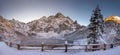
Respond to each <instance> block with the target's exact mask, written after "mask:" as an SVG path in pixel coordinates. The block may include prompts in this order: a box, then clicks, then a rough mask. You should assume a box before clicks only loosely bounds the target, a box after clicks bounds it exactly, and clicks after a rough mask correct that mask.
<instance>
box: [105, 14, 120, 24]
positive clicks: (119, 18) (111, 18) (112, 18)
mask: <svg viewBox="0 0 120 55" xmlns="http://www.w3.org/2000/svg"><path fill="white" fill-rule="evenodd" d="M104 20H105V21H108V20H111V21H114V22H116V23H120V17H119V16H108V17H107V18H105V19H104Z"/></svg>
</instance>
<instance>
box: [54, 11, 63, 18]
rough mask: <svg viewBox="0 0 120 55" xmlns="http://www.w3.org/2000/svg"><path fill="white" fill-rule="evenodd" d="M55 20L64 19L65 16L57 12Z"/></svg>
mask: <svg viewBox="0 0 120 55" xmlns="http://www.w3.org/2000/svg"><path fill="white" fill-rule="evenodd" d="M55 18H65V16H64V15H63V14H62V13H60V12H58V13H57V14H56V15H55Z"/></svg>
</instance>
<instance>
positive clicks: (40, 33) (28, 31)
mask: <svg viewBox="0 0 120 55" xmlns="http://www.w3.org/2000/svg"><path fill="white" fill-rule="evenodd" d="M81 28H82V26H81V25H80V24H78V23H77V21H73V20H72V19H71V18H69V17H65V16H64V15H63V14H61V13H57V14H56V15H54V16H49V17H45V16H43V17H42V18H40V19H38V20H34V21H31V22H29V23H23V22H20V21H18V20H15V19H12V20H7V19H5V18H3V17H2V16H1V17H0V35H1V37H2V38H3V39H5V40H8V39H9V40H10V41H11V40H21V39H32V38H33V39H34V38H37V39H38V38H53V37H55V38H59V37H63V36H64V35H65V34H69V33H72V32H74V31H76V30H79V29H81ZM10 37H11V38H10Z"/></svg>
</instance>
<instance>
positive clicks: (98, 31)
mask: <svg viewBox="0 0 120 55" xmlns="http://www.w3.org/2000/svg"><path fill="white" fill-rule="evenodd" d="M100 11H101V10H100V9H99V5H97V7H96V8H95V10H93V14H92V16H91V19H90V24H89V29H90V30H91V32H90V34H89V35H88V38H89V41H88V44H95V43H98V41H97V40H98V39H99V37H102V33H103V26H104V25H103V23H104V20H103V16H102V14H101V12H100Z"/></svg>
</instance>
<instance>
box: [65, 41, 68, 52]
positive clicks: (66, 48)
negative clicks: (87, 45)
mask: <svg viewBox="0 0 120 55" xmlns="http://www.w3.org/2000/svg"><path fill="white" fill-rule="evenodd" d="M67 44H68V42H67V41H65V52H67V50H68V47H67Z"/></svg>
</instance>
